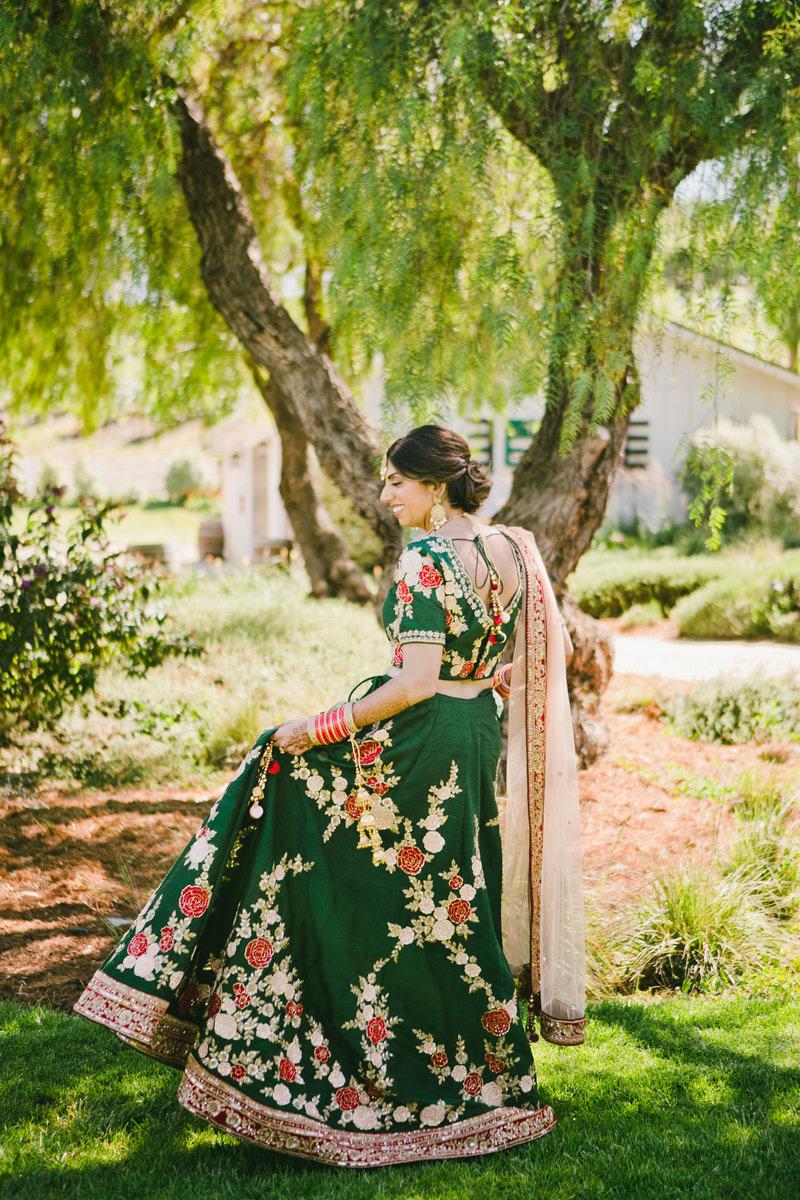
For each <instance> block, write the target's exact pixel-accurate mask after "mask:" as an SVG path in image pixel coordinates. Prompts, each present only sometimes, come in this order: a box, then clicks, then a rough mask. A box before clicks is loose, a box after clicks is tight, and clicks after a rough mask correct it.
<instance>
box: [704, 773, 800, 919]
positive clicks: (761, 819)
mask: <svg viewBox="0 0 800 1200" xmlns="http://www.w3.org/2000/svg"><path fill="white" fill-rule="evenodd" d="M732 809H733V814H734V817H735V818H736V823H737V826H738V835H737V837H736V839H735V841H734V843H733V845H732V847H731V849H730V851H729V854H728V857H727V860H726V861H725V863H724V865H723V869H724V870H725V871H726V873H730V872H732V871H743V872H746V873H747V874H748V875H749V876H750V877H751V878H753V879H755V880H757V882H758V885H759V887H760V888H762V889H763V891H764V892H765V894H766V895H767V896H768V899H769V905H770V908H771V909H772V911H773V912H774V913H775V915H776V916H777V917H778V918H780V919H782V920H786V919H788V918H791V917H794V916H796V915H797V913H798V911H800V851H798V847H797V837H796V828H795V827H796V822H797V816H798V811H797V797H796V796H792V795H786V794H784V791H783V788H782V786H781V783H780V782H779V781H778V780H776V779H771V778H765V777H764V776H762V775H760V774H758V773H755V772H749V773H747V774H745V775H744V776H743V777H742V780H741V783H740V785H739V788H738V789H737V795H736V797H735V799H734V801H733V804H732Z"/></svg>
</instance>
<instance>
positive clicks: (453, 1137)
mask: <svg viewBox="0 0 800 1200" xmlns="http://www.w3.org/2000/svg"><path fill="white" fill-rule="evenodd" d="M178 1102H179V1103H180V1104H181V1105H183V1107H184V1108H186V1109H187V1110H188V1111H189V1112H191V1113H194V1115H195V1116H198V1117H200V1118H202V1119H203V1120H205V1121H208V1122H210V1123H211V1124H213V1125H216V1126H217V1128H219V1129H226V1130H228V1132H230V1133H233V1134H235V1135H236V1137H240V1138H244V1139H245V1140H246V1141H250V1142H255V1143H256V1145H258V1146H262V1147H263V1148H264V1149H267V1150H277V1151H280V1152H281V1153H283V1154H292V1155H295V1156H297V1157H300V1158H311V1159H316V1160H317V1161H318V1162H324V1163H328V1164H329V1165H330V1166H338V1167H383V1166H389V1165H391V1164H394V1163H405V1162H418V1161H420V1160H421V1159H432V1158H468V1157H472V1156H473V1155H476V1154H488V1153H490V1152H492V1151H495V1150H504V1149H507V1148H508V1147H510V1146H516V1145H519V1144H521V1143H523V1142H530V1141H533V1140H534V1139H535V1138H538V1137H542V1136H543V1135H544V1134H546V1133H549V1132H550V1130H551V1129H552V1128H553V1126H554V1125H555V1124H556V1116H555V1113H554V1112H553V1110H552V1108H551V1107H550V1106H549V1105H547V1104H545V1105H542V1107H541V1108H536V1109H526V1108H496V1109H492V1110H491V1111H490V1112H486V1113H480V1114H478V1115H477V1116H474V1117H468V1118H467V1119H466V1120H464V1121H457V1122H454V1123H453V1124H451V1125H447V1126H444V1127H443V1128H438V1127H434V1128H430V1129H414V1130H408V1131H407V1132H405V1131H404V1132H402V1133H381V1132H375V1133H369V1132H361V1131H360V1130H346V1129H334V1128H332V1127H331V1126H329V1125H326V1124H324V1122H322V1121H318V1120H315V1119H314V1118H312V1117H307V1116H303V1115H302V1114H301V1113H297V1112H292V1111H288V1112H287V1111H286V1109H281V1108H270V1107H268V1106H267V1105H266V1104H261V1103H259V1101H257V1100H253V1099H252V1097H250V1096H247V1095H245V1094H244V1093H243V1092H241V1091H238V1090H237V1089H236V1088H235V1087H233V1086H231V1085H230V1084H228V1083H225V1082H224V1081H223V1080H221V1079H219V1078H218V1077H217V1076H216V1075H212V1074H211V1072H210V1071H207V1070H206V1069H205V1067H203V1066H201V1064H200V1063H199V1062H198V1061H197V1060H196V1059H195V1058H194V1056H193V1055H190V1056H189V1060H188V1062H187V1064H186V1070H185V1071H184V1073H183V1075H182V1077H181V1081H180V1084H179V1086H178Z"/></svg>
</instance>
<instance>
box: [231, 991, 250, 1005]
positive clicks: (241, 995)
mask: <svg viewBox="0 0 800 1200" xmlns="http://www.w3.org/2000/svg"><path fill="white" fill-rule="evenodd" d="M234 991H235V992H236V1007H237V1008H247V1006H248V1004H249V1003H250V993H249V992H247V991H245V989H244V988H243V987H241V986H240V987H239V990H238V991H236V989H235V988H234Z"/></svg>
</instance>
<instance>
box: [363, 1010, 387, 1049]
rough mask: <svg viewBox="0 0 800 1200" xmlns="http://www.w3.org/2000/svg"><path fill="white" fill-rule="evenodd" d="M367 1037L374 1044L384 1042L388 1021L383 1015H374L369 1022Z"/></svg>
mask: <svg viewBox="0 0 800 1200" xmlns="http://www.w3.org/2000/svg"><path fill="white" fill-rule="evenodd" d="M367 1037H368V1038H369V1040H370V1041H371V1042H372V1044H373V1046H377V1044H378V1042H382V1041H383V1039H384V1038H385V1037H386V1023H385V1022H384V1020H383V1017H373V1018H372V1020H371V1021H369V1022H368V1024H367Z"/></svg>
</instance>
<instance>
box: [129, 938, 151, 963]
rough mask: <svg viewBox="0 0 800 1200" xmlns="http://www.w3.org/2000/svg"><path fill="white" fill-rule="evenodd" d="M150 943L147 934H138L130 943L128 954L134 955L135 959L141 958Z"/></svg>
mask: <svg viewBox="0 0 800 1200" xmlns="http://www.w3.org/2000/svg"><path fill="white" fill-rule="evenodd" d="M147 946H148V941H147V934H146V933H137V934H135V936H134V937H132V938H131V940H130V941H129V942H128V954H132V955H133V957H134V958H139V957H140V955H142V954H144V952H145V950H146V949H147Z"/></svg>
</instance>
